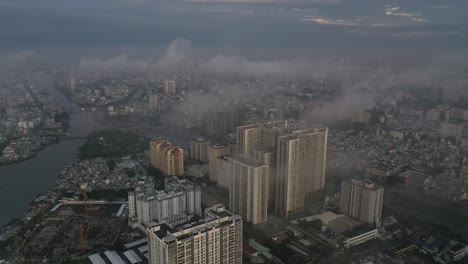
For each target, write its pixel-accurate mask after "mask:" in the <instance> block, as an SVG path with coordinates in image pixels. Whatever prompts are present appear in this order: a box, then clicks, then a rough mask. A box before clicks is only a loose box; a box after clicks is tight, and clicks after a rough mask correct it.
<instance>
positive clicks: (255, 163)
mask: <svg viewBox="0 0 468 264" xmlns="http://www.w3.org/2000/svg"><path fill="white" fill-rule="evenodd" d="M231 159H233V160H234V161H237V162H239V163H242V164H245V165H247V166H249V167H253V168H259V167H263V166H266V164H265V163H261V162H259V161H257V160H254V159H251V158H248V157H243V156H238V157H233V158H231Z"/></svg>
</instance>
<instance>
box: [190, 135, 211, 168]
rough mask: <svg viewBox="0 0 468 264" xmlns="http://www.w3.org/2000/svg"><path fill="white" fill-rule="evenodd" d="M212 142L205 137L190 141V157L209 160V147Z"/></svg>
mask: <svg viewBox="0 0 468 264" xmlns="http://www.w3.org/2000/svg"><path fill="white" fill-rule="evenodd" d="M209 147H210V142H209V141H208V140H205V139H203V138H197V139H196V140H191V141H190V158H192V159H194V160H200V161H204V162H208V149H209Z"/></svg>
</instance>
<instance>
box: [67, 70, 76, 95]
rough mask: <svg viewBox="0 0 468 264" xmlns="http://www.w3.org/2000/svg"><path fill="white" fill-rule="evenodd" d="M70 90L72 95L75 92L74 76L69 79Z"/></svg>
mask: <svg viewBox="0 0 468 264" xmlns="http://www.w3.org/2000/svg"><path fill="white" fill-rule="evenodd" d="M68 89H69V90H70V92H71V93H72V94H73V93H74V92H75V78H73V75H70V76H69V77H68Z"/></svg>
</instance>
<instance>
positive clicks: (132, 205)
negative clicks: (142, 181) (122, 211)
mask: <svg viewBox="0 0 468 264" xmlns="http://www.w3.org/2000/svg"><path fill="white" fill-rule="evenodd" d="M135 197H136V196H135V192H133V191H131V192H128V218H130V219H132V218H135V217H136V201H135Z"/></svg>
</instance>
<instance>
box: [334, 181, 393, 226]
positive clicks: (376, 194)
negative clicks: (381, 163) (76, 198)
mask: <svg viewBox="0 0 468 264" xmlns="http://www.w3.org/2000/svg"><path fill="white" fill-rule="evenodd" d="M383 195H384V188H383V187H381V186H379V185H377V184H375V183H373V182H371V181H368V180H362V179H346V180H343V182H342V184H341V202H340V211H341V212H342V213H343V214H345V215H348V216H350V217H353V218H355V219H357V220H359V221H361V222H365V223H368V224H376V223H378V222H379V221H380V219H381V218H382V206H383Z"/></svg>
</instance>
